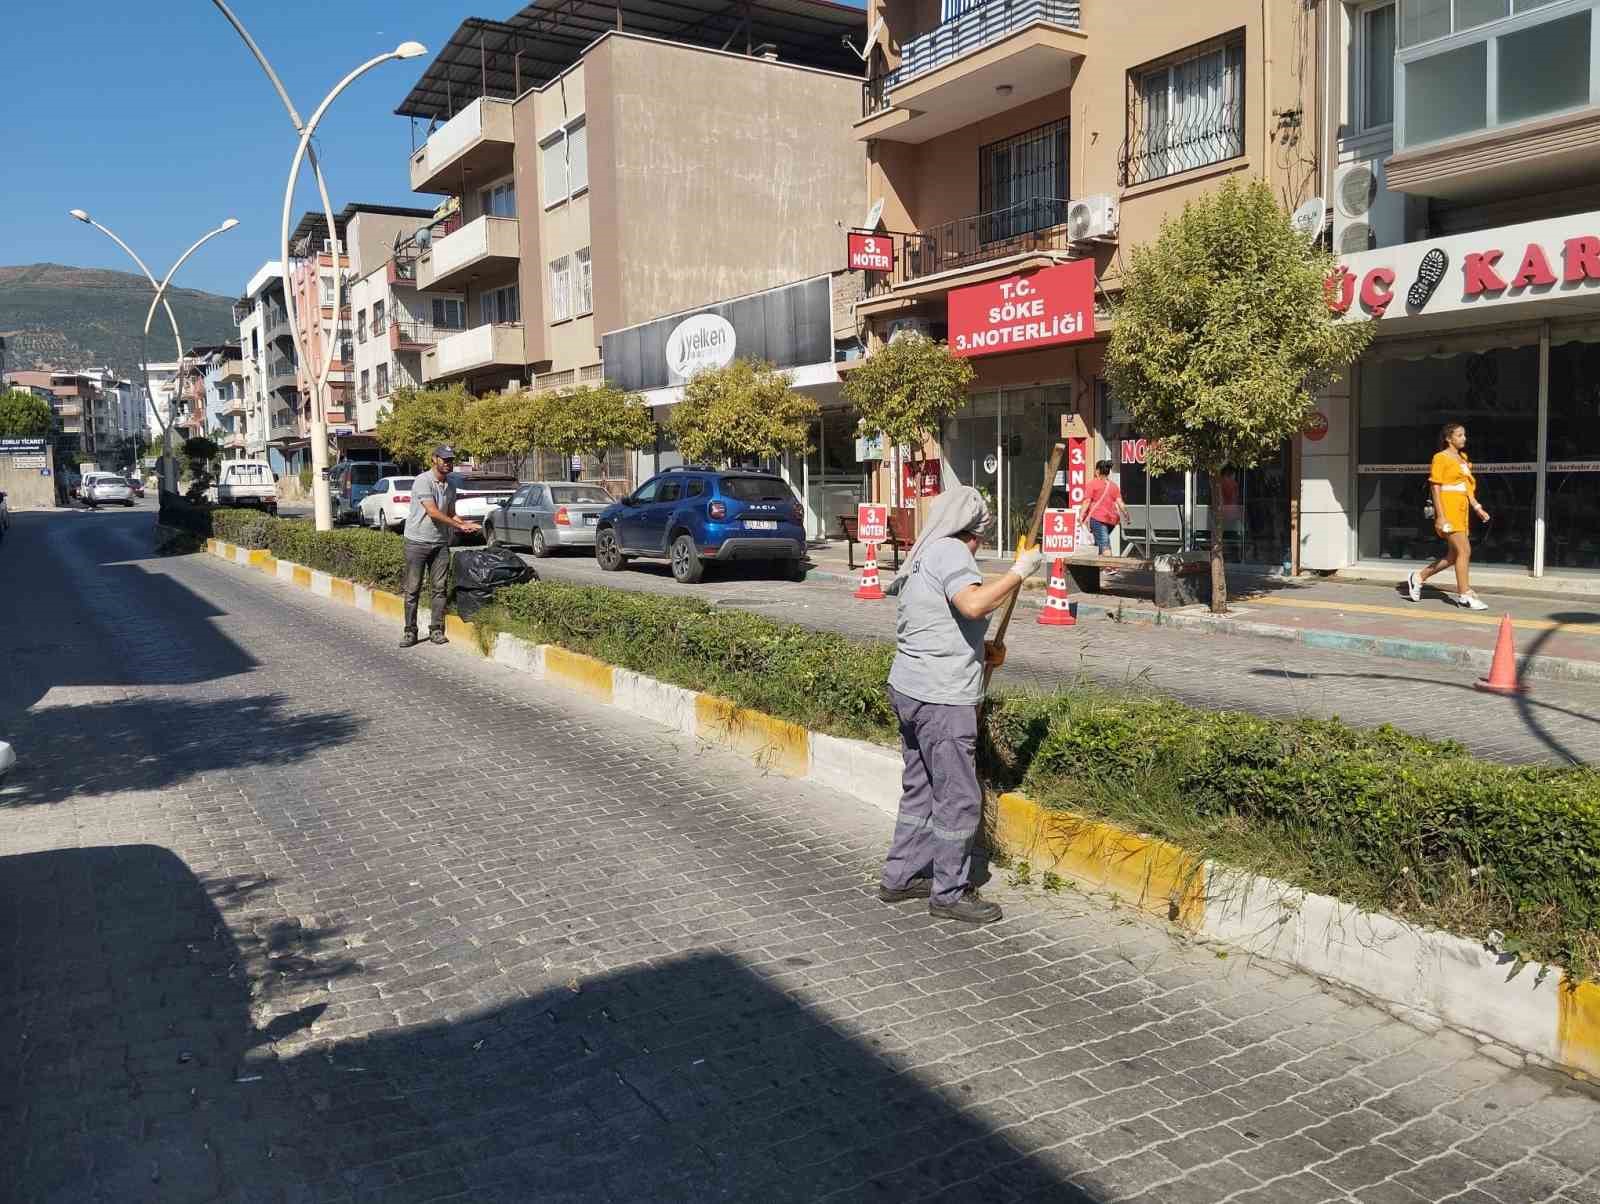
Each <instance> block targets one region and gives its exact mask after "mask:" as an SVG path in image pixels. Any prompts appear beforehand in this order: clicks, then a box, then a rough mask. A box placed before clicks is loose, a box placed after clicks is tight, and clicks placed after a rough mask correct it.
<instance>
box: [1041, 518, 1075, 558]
mask: <svg viewBox="0 0 1600 1204" xmlns="http://www.w3.org/2000/svg"><path fill="white" fill-rule="evenodd" d="M1040 533H1041V539H1040V543H1039V550H1040V551H1042V552H1043V553H1044V554H1045V555H1046V556H1071V555H1072V554H1073V553H1074V552H1076V551H1077V550H1078V515H1077V512H1076V511H1074V510H1046V511H1045V512H1044V525H1043V526H1042V527H1040Z"/></svg>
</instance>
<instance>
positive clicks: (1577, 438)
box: [1544, 341, 1600, 569]
mask: <svg viewBox="0 0 1600 1204" xmlns="http://www.w3.org/2000/svg"><path fill="white" fill-rule="evenodd" d="M1548 455H1549V465H1548V471H1547V474H1546V477H1545V553H1544V556H1545V566H1546V567H1547V568H1553V569H1573V568H1577V569H1600V524H1597V523H1596V522H1595V516H1596V515H1597V514H1600V343H1584V342H1555V341H1552V343H1551V346H1550V442H1549V453H1548Z"/></svg>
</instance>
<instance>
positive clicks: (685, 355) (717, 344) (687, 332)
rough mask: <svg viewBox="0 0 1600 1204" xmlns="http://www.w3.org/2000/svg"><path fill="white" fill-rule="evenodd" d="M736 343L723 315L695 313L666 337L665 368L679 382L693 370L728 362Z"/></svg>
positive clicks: (697, 370)
mask: <svg viewBox="0 0 1600 1204" xmlns="http://www.w3.org/2000/svg"><path fill="white" fill-rule="evenodd" d="M737 345H738V339H737V338H736V337H735V335H734V332H733V325H732V323H730V322H729V321H728V320H727V319H726V318H724V317H721V316H720V315H718V314H695V315H694V317H692V318H685V319H684V320H683V321H682V322H679V323H678V324H677V325H676V326H674V327H673V328H672V333H671V334H669V335H668V336H667V345H666V355H667V371H668V372H669V373H670V374H671V376H672V378H673V379H674V380H675V381H676V382H677V383H679V384H682V383H683V382H684V381H686V380H688V379H689V378H690V377H691V376H693V375H694V374H695V373H696V372H700V371H703V370H704V369H706V368H722V367H725V366H726V365H727V364H729V363H731V362H732V361H733V353H734V350H735V348H736V347H737Z"/></svg>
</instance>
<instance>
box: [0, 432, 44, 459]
mask: <svg viewBox="0 0 1600 1204" xmlns="http://www.w3.org/2000/svg"><path fill="white" fill-rule="evenodd" d="M44 442H45V441H44V440H43V439H25V438H21V437H20V436H15V435H10V436H7V437H6V438H4V439H0V455H5V456H42V455H44Z"/></svg>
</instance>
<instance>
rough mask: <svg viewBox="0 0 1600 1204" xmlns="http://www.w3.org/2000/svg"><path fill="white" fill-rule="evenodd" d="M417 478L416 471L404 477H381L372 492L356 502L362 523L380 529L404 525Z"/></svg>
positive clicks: (393, 529) (390, 529) (394, 528)
mask: <svg viewBox="0 0 1600 1204" xmlns="http://www.w3.org/2000/svg"><path fill="white" fill-rule="evenodd" d="M416 479H417V477H416V474H415V473H412V474H411V475H409V476H404V477H379V478H378V483H377V484H376V485H374V486H373V487H372V492H371V493H369V494H367V496H366V497H364V498H362V499H361V501H360V502H358V503H357V504H356V510H357V512H358V513H359V514H360V515H361V525H362V526H363V527H376V528H378V530H380V531H398V530H400V528H402V527H404V526H405V525H406V514H407V513H408V512H409V511H410V510H411V485H412V483H413V482H414V481H415V480H416Z"/></svg>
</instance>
